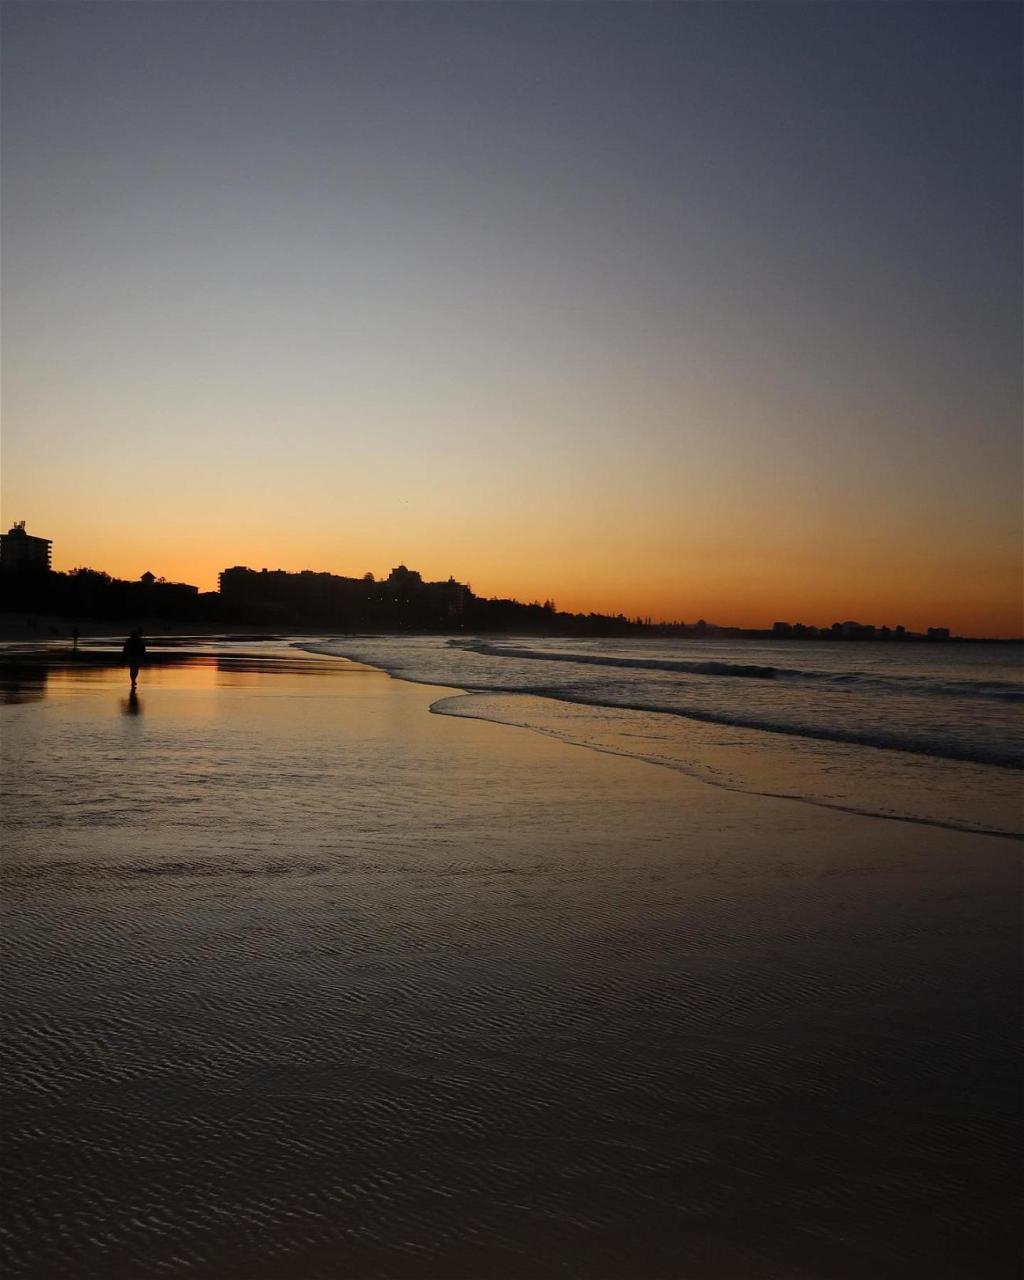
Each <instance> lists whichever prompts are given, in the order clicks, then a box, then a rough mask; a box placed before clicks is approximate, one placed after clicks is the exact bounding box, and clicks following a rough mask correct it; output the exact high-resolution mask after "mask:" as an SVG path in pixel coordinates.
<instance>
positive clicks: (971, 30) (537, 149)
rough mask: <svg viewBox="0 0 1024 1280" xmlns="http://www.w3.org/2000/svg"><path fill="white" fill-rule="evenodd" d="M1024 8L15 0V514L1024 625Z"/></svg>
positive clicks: (8, 368)
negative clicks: (1023, 207) (1023, 418)
mask: <svg viewBox="0 0 1024 1280" xmlns="http://www.w3.org/2000/svg"><path fill="white" fill-rule="evenodd" d="M1021 26H1022V9H1021V6H1020V5H1018V4H1001V3H998V2H995V3H981V4H977V5H971V4H959V3H945V4H922V5H918V4H914V3H879V4H873V3H835V4H830V3H826V2H824V0H816V2H815V3H808V4H803V3H786V4H782V3H768V2H764V3H757V4H745V3H703V4H698V3H693V4H689V3H679V4H673V3H657V4H646V3H637V2H635V0H634V2H633V3H618V4H603V3H586V4H582V3H566V4H561V3H535V4H514V3H513V4H502V3H488V4H482V3H470V4H456V3H449V4H432V3H410V4H404V3H393V4H390V3H389V4H340V3H339V4H335V3H302V2H292V0H288V2H282V3H255V2H243V3H230V2H224V3H221V2H218V3H203V2H199V3H188V4H185V3H166V4H165V3H161V2H159V0H157V2H151V3H144V4H135V3H127V4H122V3H118V2H117V0H103V2H102V3H98V4H92V3H88V2H87V0H86V2H83V0H79V2H78V3H74V4H72V3H46V2H45V0H42V2H41V0H32V3H16V2H15V3H5V5H4V10H3V90H2V92H3V102H2V107H3V111H2V175H3V188H2V222H0V236H2V244H0V248H2V267H3V282H2V283H3V311H2V338H3V344H2V361H3V369H2V372H3V393H2V394H3V399H2V425H3V431H2V463H3V474H2V518H3V521H4V522H5V527H7V525H8V524H9V523H10V522H12V521H13V520H20V519H25V520H26V521H27V522H28V530H29V532H30V533H36V534H38V535H41V536H44V537H48V538H52V539H53V542H54V547H53V556H54V567H55V568H57V569H68V568H72V567H75V566H78V565H89V566H91V567H94V568H100V569H105V570H107V571H108V572H110V573H113V574H116V575H118V576H124V577H137V576H138V575H139V574H141V573H142V572H143V571H145V570H147V569H148V570H152V571H153V572H154V573H156V574H158V575H164V576H166V577H167V578H170V579H175V580H184V581H189V582H194V583H197V584H199V585H200V586H201V587H202V588H203V589H211V588H213V587H215V586H216V578H217V573H218V571H219V570H220V569H222V568H224V567H226V566H229V565H234V564H248V565H251V566H252V567H254V568H262V567H264V566H266V567H269V568H285V569H296V570H297V569H302V568H312V569H316V570H328V571H331V572H336V573H341V574H351V575H361V574H362V573H364V572H366V571H368V570H369V571H372V572H374V573H375V574H378V575H380V574H386V573H387V572H388V570H389V569H390V568H391V566H392V565H395V564H398V563H399V562H405V563H407V564H409V565H411V566H413V567H415V568H417V569H419V570H420V571H421V572H422V573H423V574H424V576H425V577H427V578H431V579H433V578H447V577H448V576H449V574H454V576H455V577H456V578H458V579H460V580H461V581H468V582H469V583H470V584H471V585H472V587H473V589H474V590H475V591H476V592H477V593H478V594H481V595H485V596H491V595H498V596H505V595H514V596H516V597H518V598H520V599H524V600H533V599H545V598H548V597H551V598H554V599H555V601H556V603H557V604H558V606H559V607H560V608H568V609H572V610H583V611H589V610H592V609H593V610H600V611H608V612H619V611H622V612H624V613H626V614H628V615H630V616H632V615H635V614H643V615H648V614H650V615H652V616H653V617H655V618H668V619H686V620H689V621H692V620H694V619H696V618H697V617H704V618H707V619H709V620H712V621H715V622H718V623H720V624H723V625H749V626H761V625H770V624H771V623H772V622H773V621H774V620H777V619H783V620H787V621H791V622H792V621H798V620H802V621H805V622H809V623H817V624H828V623H831V622H832V621H834V620H837V619H840V620H841V619H846V618H857V619H860V620H862V621H868V622H875V623H878V624H883V623H887V624H889V625H895V624H897V623H902V624H903V625H905V626H908V627H912V628H917V627H923V626H929V625H948V626H951V627H952V628H953V629H954V630H956V631H959V632H963V633H965V634H976V635H977V634H986V635H1019V634H1021V633H1022V632H1024V619H1022V606H1021V592H1022V585H1021V584H1022V569H1024V565H1022V545H1024V510H1022V489H1021V480H1022V473H1024V472H1022V463H1024V458H1022V435H1021V414H1022V374H1021V361H1022V322H1021V307H1022V302H1021V299H1022V244H1021V225H1022V221H1021V200H1022V194H1021V193H1022V160H1021V156H1022V120H1021V114H1022V107H1021V101H1022V98H1021V91H1022V78H1021V55H1022V38H1021Z"/></svg>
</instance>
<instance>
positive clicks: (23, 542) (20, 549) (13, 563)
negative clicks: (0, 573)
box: [0, 520, 53, 573]
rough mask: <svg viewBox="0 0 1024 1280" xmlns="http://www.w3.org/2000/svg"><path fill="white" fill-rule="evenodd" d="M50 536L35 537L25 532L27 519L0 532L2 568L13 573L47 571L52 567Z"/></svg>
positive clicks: (0, 567) (0, 566)
mask: <svg viewBox="0 0 1024 1280" xmlns="http://www.w3.org/2000/svg"><path fill="white" fill-rule="evenodd" d="M52 546H53V543H52V541H51V540H50V539H49V538H34V537H32V535H31V534H29V533H26V532H25V521H24V520H19V521H18V522H17V523H16V524H13V525H11V528H10V531H9V532H7V533H0V569H3V570H4V571H5V572H13V573H41V572H42V573H45V572H46V571H47V570H48V569H49V568H50V548H51V547H52Z"/></svg>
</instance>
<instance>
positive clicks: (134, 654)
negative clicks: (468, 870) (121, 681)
mask: <svg viewBox="0 0 1024 1280" xmlns="http://www.w3.org/2000/svg"><path fill="white" fill-rule="evenodd" d="M123 653H124V657H125V661H126V662H127V663H128V670H129V671H130V672H131V677H132V688H133V689H134V688H135V685H136V682H137V681H138V678H139V667H141V666H142V659H143V658H144V657H145V656H146V646H145V643H144V642H143V639H142V632H141V630H140V629H139V628H138V627H136V628H135V630H134V631H133V632H132V633H131V635H130V636H129V637H128V639H127V640H126V641H125V642H124V650H123Z"/></svg>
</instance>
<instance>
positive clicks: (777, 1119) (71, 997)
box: [0, 646, 1020, 1280]
mask: <svg viewBox="0 0 1024 1280" xmlns="http://www.w3.org/2000/svg"><path fill="white" fill-rule="evenodd" d="M248 648H249V651H252V652H255V651H256V649H257V648H259V649H260V651H261V652H264V653H266V651H267V649H268V648H269V646H259V647H257V646H249V647H248ZM239 653H240V650H239V648H238V647H234V648H233V649H230V648H229V651H228V655H227V656H224V657H222V658H220V659H216V658H210V659H204V660H201V661H199V662H196V663H195V664H184V665H180V666H178V667H173V668H167V669H160V668H150V669H148V670H146V671H144V673H143V680H142V686H141V689H140V694H139V698H138V701H137V703H136V705H134V706H133V705H132V704H131V703H130V701H129V699H128V696H127V689H126V688H125V687H124V682H123V676H122V673H120V672H118V671H104V670H94V671H89V672H86V673H82V672H76V671H70V672H61V671H52V672H51V673H50V675H49V678H48V679H47V680H46V681H45V683H43V682H39V683H40V685H41V687H39V688H36V689H35V693H36V695H37V696H35V697H34V698H31V699H29V700H19V701H13V702H10V703H8V704H7V705H6V706H4V707H2V708H0V716H2V717H3V728H4V734H3V753H4V755H3V764H4V775H3V781H4V799H5V825H6V836H7V840H6V854H5V866H4V894H3V900H2V906H3V911H4V918H5V924H4V930H3V945H4V952H5V960H4V974H5V1007H4V1018H5V1035H4V1055H5V1068H4V1078H5V1081H6V1088H7V1096H6V1103H5V1106H4V1109H3V1122H4V1126H5V1130H6V1134H5V1141H4V1143H3V1148H2V1156H3V1165H4V1187H3V1189H4V1205H5V1213H4V1216H5V1219H6V1235H5V1237H4V1245H3V1247H4V1257H5V1266H4V1274H5V1276H19V1277H33V1280H35V1278H39V1280H42V1278H44V1277H45V1278H47V1280H49V1278H51V1277H55V1276H72V1275H73V1276H75V1277H92V1276H96V1277H100V1276H102V1277H126V1278H128V1277H130V1278H132V1280H135V1278H137V1277H148V1276H168V1275H170V1276H175V1275H180V1276H201V1277H208V1278H209V1280H232V1278H233V1277H239V1278H241V1277H255V1278H256V1280H260V1278H270V1277H274V1278H277V1280H285V1278H287V1280H294V1278H296V1277H300V1278H303V1280H304V1278H307V1277H308V1278H310V1280H315V1278H316V1277H337V1276H339V1275H345V1276H393V1277H403V1276H409V1277H427V1276H429V1277H439V1278H440V1277H466V1278H467V1280H468V1278H470V1277H474V1278H475V1277H480V1276H498V1277H500V1276H506V1277H517V1278H523V1280H527V1278H529V1280H533V1278H534V1277H546V1276H559V1275H580V1274H582V1275H587V1276H597V1277H604V1276H607V1277H621V1276H625V1275H642V1276H652V1277H657V1276H664V1277H668V1276H672V1277H675V1276H679V1275H696V1276H728V1277H743V1276H749V1277H772V1276H778V1277H783V1276H785V1277H807V1278H808V1280H810V1278H812V1277H813V1278H814V1280H820V1277H826V1276H827V1277H830V1278H832V1277H863V1276H868V1275H870V1276H873V1277H874V1276H879V1277H886V1276H892V1277H896V1276H899V1277H906V1276H908V1275H921V1276H935V1275H944V1276H962V1277H972V1278H973V1277H978V1276H1002V1275H1006V1276H1010V1275H1013V1274H1015V1273H1016V1258H1015V1248H1016V1245H1015V1236H1016V1232H1015V1230H1014V1229H1013V1228H1012V1221H1013V1217H1012V1213H1011V1204H1012V1201H1013V1197H1014V1193H1015V1190H1016V1184H1017V1166H1016V1163H1015V1160H1014V1128H1015V1125H1016V1122H1017V1121H1018V1119H1019V1106H1018V1094H1017V1082H1016V1062H1017V1051H1018V1049H1019V1043H1018V1040H1017V1030H1016V1026H1017V1024H1016V1020H1015V1019H1016V1015H1017V1014H1018V1013H1019V985H1018V984H1019V979H1020V963H1019V954H1018V949H1017V922H1018V915H1017V910H1018V889H1019V858H1018V857H1017V853H1018V851H1017V848H1016V847H1015V846H1014V845H1013V844H1012V843H1011V842H1008V841H1005V840H998V839H993V838H990V837H985V836H966V835H964V834H962V833H959V832H951V831H945V830H936V829H930V828H924V827H919V826H911V825H909V824H905V823H899V822H878V821H877V820H872V819H868V818H863V817H858V816H854V815H848V814H840V813H833V812H828V811H825V810H822V809H819V808H815V807H813V806H810V805H806V804H802V803H794V802H791V801H780V800H763V799H758V798H756V797H752V796H748V795H743V794H736V793H732V792H729V791H726V790H723V789H721V788H714V787H707V786H703V785H701V784H699V783H697V782H695V781H694V780H693V779H691V778H688V777H686V776H683V775H682V774H677V773H672V772H670V771H669V770H666V769H656V768H652V767H650V766H649V765H645V764H643V763H641V762H638V761H635V760H623V759H619V758H615V757H611V756H608V755H602V754H599V753H597V752H594V751H584V750H579V749H573V748H570V747H567V746H565V745H563V744H562V743H559V742H555V741H550V740H546V739H544V738H542V737H540V736H538V735H536V734H527V733H521V732H515V731H512V730H509V729H506V728H503V727H498V726H494V725H491V724H486V723H479V722H473V721H469V720H465V719H456V718H454V717H444V716H436V715H434V716H432V715H430V714H429V713H428V708H429V706H430V704H431V703H432V702H433V701H435V700H436V699H437V698H438V697H439V696H443V697H455V696H458V694H457V691H456V690H452V689H448V690H441V691H438V690H433V689H431V690H428V689H422V688H418V687H416V686H413V685H407V684H404V683H401V682H397V681H391V680H388V679H387V678H385V677H384V676H382V675H380V674H378V673H376V672H371V671H365V670H360V669H359V668H357V667H352V666H350V665H349V664H346V663H343V662H341V661H338V660H333V661H330V662H326V663H325V662H323V661H320V662H317V661H316V660H314V659H311V658H306V657H303V656H302V655H300V654H297V653H294V652H293V655H292V657H291V658H290V659H289V658H287V657H286V656H285V655H284V654H283V653H282V654H279V655H278V657H279V659H280V664H281V665H280V666H279V668H278V669H276V670H273V671H268V670H267V669H266V668H265V666H263V665H261V663H258V662H251V661H244V660H240V658H239V656H238V655H239ZM325 669H327V671H329V674H325ZM8 692H9V693H11V694H13V695H16V696H19V697H20V695H21V693H25V692H26V686H24V685H22V686H21V688H20V693H19V691H18V690H15V689H12V688H10V687H9V688H8Z"/></svg>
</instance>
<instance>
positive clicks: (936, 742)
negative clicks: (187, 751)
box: [298, 641, 1024, 770]
mask: <svg viewBox="0 0 1024 1280" xmlns="http://www.w3.org/2000/svg"><path fill="white" fill-rule="evenodd" d="M454 645H455V647H457V648H460V649H462V650H464V651H469V652H473V653H478V654H483V655H484V656H494V654H493V653H492V652H491V651H492V650H494V651H496V652H499V653H501V654H502V655H503V656H507V657H522V656H523V655H524V654H529V656H530V657H531V658H546V657H547V656H548V655H546V654H542V653H540V652H538V651H537V650H528V649H514V648H512V647H502V646H499V645H490V644H487V643H475V642H470V643H467V642H464V641H455V642H454ZM298 647H300V648H303V649H307V650H308V651H310V652H313V653H330V654H334V655H336V656H338V657H348V656H351V657H353V658H355V660H356V661H360V662H367V663H368V664H369V665H372V666H376V667H378V668H379V669H380V670H382V671H386V672H387V673H388V674H389V675H393V676H395V677H396V678H399V679H402V680H409V681H412V682H413V683H416V684H426V685H433V686H448V687H456V688H461V689H464V690H465V691H466V692H467V693H502V694H523V695H532V696H533V697H538V698H549V699H553V700H556V701H559V702H566V703H572V704H575V705H577V706H590V707H609V708H612V709H617V710H623V711H639V712H643V713H647V714H652V715H668V716H677V717H680V718H683V719H688V720H695V721H698V722H700V723H702V724H720V725H728V726H731V727H733V728H739V729H753V730H757V731H759V732H762V733H773V734H783V735H786V736H789V737H794V738H808V739H811V740H813V741H817V742H834V743H837V744H847V745H851V746H859V747H872V748H876V749H878V750H882V751H899V752H903V753H906V754H910V755H918V756H926V757H930V758H934V759H940V760H959V761H963V762H967V763H971V764H981V765H989V766H997V767H1000V768H1005V769H1016V770H1021V769H1024V750H1022V749H1021V748H1020V747H1018V746H1016V745H1009V744H1008V743H1005V742H995V743H993V742H991V741H987V740H979V739H978V738H977V737H974V736H973V735H972V737H971V738H970V739H965V738H963V737H951V736H938V735H937V733H928V732H927V730H925V729H923V728H918V730H917V731H916V732H914V731H913V729H905V728H901V727H900V726H896V725H894V726H893V727H892V728H891V729H886V728H883V727H881V726H879V725H878V724H877V723H873V724H870V725H866V724H857V723H846V724H840V723H837V722H835V721H823V720H822V721H815V722H813V723H809V722H807V721H801V720H796V719H784V718H782V717H780V716H778V715H774V714H772V712H771V711H770V710H759V709H757V708H755V707H751V706H746V707H744V709H743V710H742V711H734V710H731V709H728V708H720V707H714V708H709V707H706V706H702V707H698V706H694V705H692V704H687V703H683V702H672V703H669V702H662V701H656V700H652V699H645V698H642V697H629V696H623V694H622V693H621V692H616V693H615V694H612V693H610V692H608V691H605V690H595V689H594V688H593V687H590V688H585V689H580V688H573V687H571V686H566V685H548V684H529V683H525V682H515V683H510V684H504V683H502V682H501V681H495V680H485V681H480V680H477V679H474V680H467V679H466V678H465V676H464V675H459V674H456V673H454V672H453V673H451V674H450V675H447V676H445V675H442V674H441V673H434V672H425V671H418V670H417V669H416V668H415V667H414V666H410V665H409V664H408V661H404V662H395V661H393V660H389V659H388V657H387V656H385V655H383V654H382V655H380V656H379V657H377V656H375V657H373V658H367V657H366V656H365V655H356V654H354V653H352V654H346V653H345V652H344V650H345V649H347V648H349V647H350V646H348V645H346V644H344V642H337V641H324V642H320V643H303V644H300V645H299V646H298ZM584 656H585V657H586V658H587V659H590V658H591V656H592V655H589V654H587V655H584ZM594 656H596V655H594ZM555 660H556V661H558V660H559V658H556V659H555ZM561 660H565V661H572V660H574V659H573V657H572V656H571V655H561ZM600 661H601V662H611V663H613V664H615V665H622V664H623V663H633V662H634V661H638V662H647V661H648V659H636V660H634V659H621V660H619V659H608V660H605V659H603V658H602V659H600ZM692 665H698V664H692ZM719 665H726V666H729V665H734V666H736V665H739V664H719ZM767 669H769V668H765V670H767ZM772 669H773V670H777V668H772ZM843 674H848V673H843ZM620 689H621V686H620ZM685 689H686V686H685V685H681V686H680V687H679V692H680V693H681V694H685Z"/></svg>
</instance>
